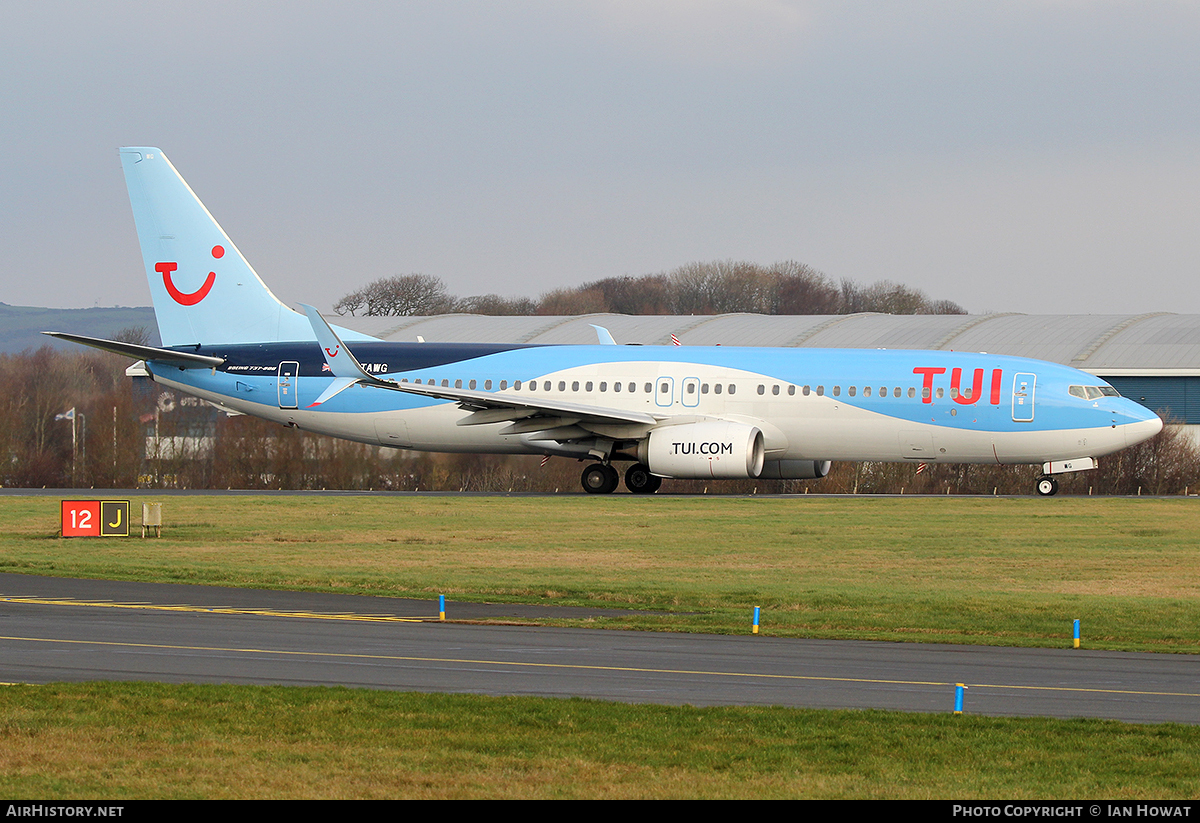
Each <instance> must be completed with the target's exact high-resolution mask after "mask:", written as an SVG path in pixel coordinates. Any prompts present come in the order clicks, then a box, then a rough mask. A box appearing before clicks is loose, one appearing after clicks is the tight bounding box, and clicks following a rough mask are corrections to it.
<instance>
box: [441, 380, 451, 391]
mask: <svg viewBox="0 0 1200 823" xmlns="http://www.w3.org/2000/svg"><path fill="white" fill-rule="evenodd" d="M442 388H445V389H448V388H450V381H449V380H443V381H442Z"/></svg>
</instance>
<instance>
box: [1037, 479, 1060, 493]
mask: <svg viewBox="0 0 1200 823" xmlns="http://www.w3.org/2000/svg"><path fill="white" fill-rule="evenodd" d="M1037 493H1038V494H1039V495H1041V496H1042V497H1053V496H1054V495H1056V494H1058V481H1057V480H1055V479H1054V478H1053V477H1039V478H1038V482H1037Z"/></svg>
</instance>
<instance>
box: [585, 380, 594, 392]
mask: <svg viewBox="0 0 1200 823" xmlns="http://www.w3.org/2000/svg"><path fill="white" fill-rule="evenodd" d="M595 385H596V384H595V383H593V382H592V381H591V380H589V381H587V384H586V385H585V386H584V387H583V388H584V390H585V391H591V390H592V387H593V386H595Z"/></svg>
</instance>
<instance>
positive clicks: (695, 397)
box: [679, 377, 700, 407]
mask: <svg viewBox="0 0 1200 823" xmlns="http://www.w3.org/2000/svg"><path fill="white" fill-rule="evenodd" d="M679 402H681V403H683V405H685V406H688V407H695V406H699V405H700V381H699V380H697V379H696V378H695V377H685V378H684V379H683V389H682V391H681V392H680V396H679Z"/></svg>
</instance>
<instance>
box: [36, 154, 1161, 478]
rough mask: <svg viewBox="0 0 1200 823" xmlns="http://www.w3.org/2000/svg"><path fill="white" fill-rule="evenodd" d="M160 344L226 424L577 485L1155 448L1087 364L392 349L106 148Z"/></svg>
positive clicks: (157, 171) (604, 340)
mask: <svg viewBox="0 0 1200 823" xmlns="http://www.w3.org/2000/svg"><path fill="white" fill-rule="evenodd" d="M121 162H122V165H123V166H124V169H125V180H126V184H127V185H128V188H129V199H130V201H131V203H132V205H133V216H134V221H135V222H136V224H137V232H138V239H139V241H140V243H141V248H142V256H143V258H144V261H145V265H146V275H147V277H148V278H149V281H150V292H151V295H152V297H153V301H154V311H155V315H156V317H157V320H158V327H159V332H160V333H161V336H162V343H163V347H162V348H157V347H151V346H137V345H131V344H127V343H120V342H115V341H108V340H98V339H95V338H87V337H82V336H79V335H71V334H62V333H53V334H55V335H56V336H58V337H63V338H66V339H68V340H73V341H75V342H78V343H83V344H85V345H90V346H95V347H97V348H101V349H105V350H107V351H112V352H116V353H118V354H123V355H128V356H130V357H134V358H137V359H140V360H142V361H143V365H142V368H144V372H145V373H146V374H148V375H149V376H150V377H151V378H153V379H154V380H155V381H156V382H158V383H160V384H162V385H164V386H169V387H171V388H173V389H177V390H179V391H182V392H186V393H188V394H192V395H195V396H197V397H200V398H203V399H204V400H207V401H209V402H211V403H213V404H214V405H216V406H218V407H220V408H223V409H227V410H230V411H234V412H240V413H243V414H251V415H256V416H258V417H264V418H267V419H268V420H274V421H277V422H279V423H282V424H284V425H287V426H295V427H298V428H301V429H305V430H308V431H313V432H320V433H321V434H328V435H332V436H334V437H342V438H346V439H349V440H357V441H360V442H363V443H371V444H378V445H383V446H390V447H394V448H399V449H422V450H427V451H442V452H477V453H493V454H540V455H562V456H566V457H574V458H578V459H579V460H582V461H586V463H587V465H586V466H585V468H584V469H583V475H582V483H583V488H584V489H585V490H586V491H588V492H592V493H597V494H605V493H608V492H612V491H613V490H615V489H616V488H617V485H618V483H619V480H620V476H619V474H618V472H617V469H616V468H615V467H614V464H620V463H627V464H630V465H629V467H628V470H627V471H626V472H625V485H626V487H627V488H628V489H629V490H630V491H631V492H635V493H653V492H654V491H656V490H657V489H658V487H659V485H660V483H661V481H662V478H664V477H677V478H755V477H760V478H772V479H788V478H795V479H805V478H819V477H823V476H824V475H825V474H826V473H827V472H828V470H829V465H830V461H833V460H874V461H893V462H910V463H921V462H924V463H942V462H947V463H1040V464H1042V470H1043V474H1044V476H1043V477H1042V478H1041V479H1040V480H1039V481H1038V485H1037V490H1038V492H1039V493H1041V494H1054V492H1055V491H1057V488H1058V483H1057V482H1056V480H1055V479H1054V475H1056V474H1060V473H1063V472H1070V471H1080V470H1084V469H1090V468H1094V467H1095V465H1096V458H1098V457H1100V456H1102V455H1105V454H1109V453H1111V452H1115V451H1117V450H1118V449H1123V448H1125V447H1126V446H1130V445H1133V444H1135V443H1139V442H1141V441H1143V440H1145V439H1146V438H1148V437H1151V436H1152V435H1154V434H1155V433H1156V432H1158V431H1159V430H1160V429H1161V428H1162V421H1161V420H1160V419H1159V418H1158V416H1157V415H1155V414H1154V413H1153V412H1150V411H1148V410H1147V409H1145V408H1143V407H1142V406H1139V405H1138V404H1137V403H1134V402H1133V401H1131V400H1127V399H1125V398H1123V397H1121V396H1120V395H1119V394H1118V393H1117V391H1116V390H1115V389H1113V388H1112V387H1111V386H1109V385H1108V384H1106V383H1104V382H1103V381H1101V380H1099V379H1098V378H1096V377H1093V376H1092V375H1090V374H1087V373H1085V372H1081V371H1077V370H1075V369H1072V368H1069V367H1066V366H1060V365H1057V364H1053V363H1045V362H1041V361H1037V360H1028V359H1023V358H1017V357H1005V356H1000V355H992V354H977V353H969V352H946V351H883V350H857V349H807V348H786V349H778V348H735V347H689V346H620V345H616V344H615V342H614V341H613V340H612V337H611V335H609V334H608V333H607V332H606V331H604V330H603V329H598V336H599V337H600V340H601V343H600V344H598V345H588V346H579V345H574V346H534V345H512V344H496V345H467V344H437V343H390V342H384V341H381V340H377V339H375V338H372V337H368V336H366V335H363V334H358V333H355V332H352V331H349V330H347V329H341V328H336V327H333V326H330V325H329V324H328V323H326V321H325V320H324V318H323V317H322V316H321V315H320V314H319V313H318V312H317V311H316V310H315V309H313V308H312V307H310V306H303V307H302V308H303V309H304V311H303V313H300V312H296V311H293V310H292V309H290V308H288V307H287V306H285V305H283V304H282V303H281V302H280V301H279V300H278V299H276V297H275V295H274V294H272V293H271V291H270V290H269V289H268V288H267V287H266V285H265V284H264V283H263V282H262V280H260V279H259V277H258V275H257V274H256V273H255V272H254V269H253V268H251V267H250V264H249V263H248V262H246V259H245V258H244V257H242V255H241V253H240V252H239V251H238V250H237V247H236V246H234V245H233V243H232V241H230V239H229V237H228V236H227V235H226V234H225V232H224V231H223V230H222V229H221V227H220V226H219V225H217V222H216V221H215V220H214V219H213V217H212V215H210V214H209V213H208V210H207V209H205V207H204V205H203V204H202V203H201V202H200V200H199V199H198V198H197V197H196V195H195V194H194V193H193V192H192V190H191V189H190V188H189V187H188V185H187V183H185V182H184V180H183V178H182V177H180V175H179V173H178V172H177V171H176V170H175V167H174V166H172V165H171V163H170V161H168V160H167V158H166V157H165V156H164V155H163V153H162V152H161V151H159V150H158V149H155V148H124V149H121Z"/></svg>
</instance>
